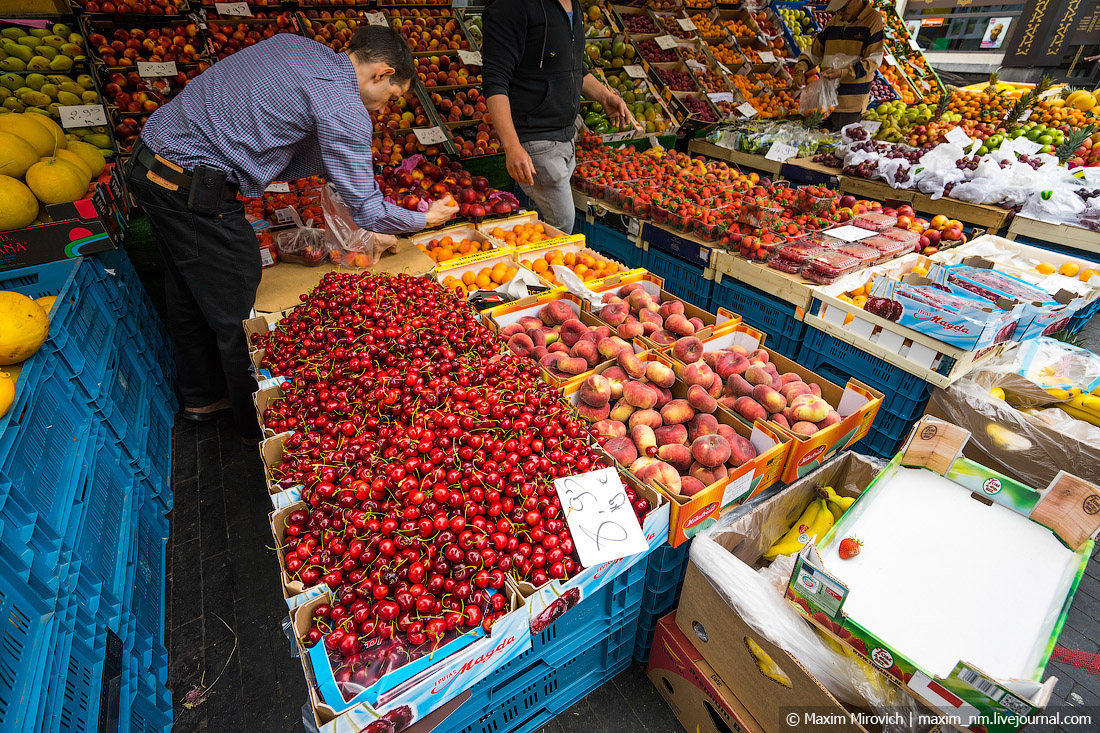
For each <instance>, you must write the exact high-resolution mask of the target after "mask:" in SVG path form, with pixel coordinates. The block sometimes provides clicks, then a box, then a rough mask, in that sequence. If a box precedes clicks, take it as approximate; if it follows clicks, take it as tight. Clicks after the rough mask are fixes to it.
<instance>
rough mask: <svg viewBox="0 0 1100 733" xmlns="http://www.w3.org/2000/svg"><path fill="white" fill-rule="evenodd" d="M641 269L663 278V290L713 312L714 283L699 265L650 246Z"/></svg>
mask: <svg viewBox="0 0 1100 733" xmlns="http://www.w3.org/2000/svg"><path fill="white" fill-rule="evenodd" d="M642 267H644V268H645V269H647V270H649V271H650V272H652V273H653V274H654V275H657V276H659V277H661V278H664V281H665V284H664V288H665V290H667V291H668V292H670V293H672V294H673V295H675V296H676V297H677V298H682V299H683V300H686V301H687V302H689V303H692V304H693V305H695V306H698V307H699V308H702V309H703V310H705V311H708V312H713V310H714V309H713V308H712V307H711V305H712V302H713V299H712V297H711V296H712V293H713V290H714V281H713V280H709V279H707V278H706V277H705V276H704V274H703V268H702V267H700V266H699V265H696V264H693V263H691V262H687V261H686V260H682V259H680V258H679V257H676V256H674V255H670V254H668V253H667V252H663V251H661V250H659V249H657V248H655V247H653V246H650V248H649V250H648V251H647V252H646V253H645V257H644V258H643V259H642ZM734 312H737V311H734Z"/></svg>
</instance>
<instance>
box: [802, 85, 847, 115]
mask: <svg viewBox="0 0 1100 733" xmlns="http://www.w3.org/2000/svg"><path fill="white" fill-rule="evenodd" d="M839 86H840V81H839V80H838V79H826V78H825V77H820V78H818V79H817V80H816V81H811V82H810V83H809V84H807V85H806V86H805V87H803V88H802V96H801V97H799V99H798V113H799V114H800V115H808V114H810V113H811V112H815V111H819V110H820V111H821V113H822V114H824V115H825V116H826V117H828V116H829V114H830V113H832V111H833V110H834V109H836V104H837V96H836V90H837V87H839Z"/></svg>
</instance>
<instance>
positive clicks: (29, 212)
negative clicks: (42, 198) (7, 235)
mask: <svg viewBox="0 0 1100 733" xmlns="http://www.w3.org/2000/svg"><path fill="white" fill-rule="evenodd" d="M36 216H38V199H36V198H35V197H34V194H33V193H31V190H30V189H29V188H27V187H26V186H25V185H23V184H22V183H21V182H19V181H17V180H16V179H14V178H11V177H10V176H0V232H6V231H8V230H9V229H22V228H23V227H28V226H30V225H31V224H32V223H33V222H34V218H35V217H36Z"/></svg>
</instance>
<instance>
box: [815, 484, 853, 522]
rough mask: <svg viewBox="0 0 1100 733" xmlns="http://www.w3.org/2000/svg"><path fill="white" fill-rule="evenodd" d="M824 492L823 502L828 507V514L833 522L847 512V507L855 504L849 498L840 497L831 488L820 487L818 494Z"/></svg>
mask: <svg viewBox="0 0 1100 733" xmlns="http://www.w3.org/2000/svg"><path fill="white" fill-rule="evenodd" d="M822 491H823V492H825V502H826V503H827V504H828V506H829V512H830V513H831V514H832V515H833V521H836V520H838V519H840V515H842V514H844V512H846V511H848V507H850V506H851V505H852V504H854V503H855V499H853V498H852V497H850V496H841V495H840V494H838V493H836V490H835V489H834V488H833V487H832V486H822V487H821V488H820V489H819V490H818V493H819V494H820V493H821V492H822Z"/></svg>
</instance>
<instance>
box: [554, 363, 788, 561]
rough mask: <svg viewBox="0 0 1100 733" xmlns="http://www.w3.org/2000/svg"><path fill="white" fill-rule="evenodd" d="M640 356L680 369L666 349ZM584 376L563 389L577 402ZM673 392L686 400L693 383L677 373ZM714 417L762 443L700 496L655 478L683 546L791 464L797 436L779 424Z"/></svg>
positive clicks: (674, 536) (673, 537)
mask: <svg viewBox="0 0 1100 733" xmlns="http://www.w3.org/2000/svg"><path fill="white" fill-rule="evenodd" d="M638 358H639V359H640V360H641V361H642V362H650V361H657V362H660V363H662V364H665V365H667V366H669V367H671V368H672V369H673V371H677V374H679V371H678V370H677V369H676V367H677V365H676V363H675V362H674V361H673V360H672V359H670V358H669V357H668V356H667V355H666V354H662V353H660V352H655V351H647V352H643V353H640V354H638ZM611 366H613V362H607V363H605V364H601V365H600V366H598V367H596V368H595V369H593V370H592V372H591V373H592V374H600V373H602V372H604V371H605V370H607V369H609V368H610V367H611ZM585 376H587V375H585ZM583 381H584V380H583V379H582V380H580V381H577V382H570V383H569V384H568V385H566V386H565V388H564V389H563V392H562V394H563V396H564V397H565V398H566V399H568V400H569V401H570V402H571V403H573V404H574V405H575V404H577V402H578V401H579V399H580V395H579V391H580V386H581V383H582V382H583ZM670 391H671V392H672V396H673V399H686V398H687V391H688V387H687V385H686V384H685V383H684V382H683V381H682V380H681V379H679V377H677V379H676V382H675V383H673V385H672V387H671V388H670ZM714 417H715V418H716V419H717V420H718V422H719V423H720V424H724V425H728V426H730V427H731V428H733V429H734V430H735V431H737V434H738V435H740V436H741V437H743V438H746V439H747V440H749V442H751V443H752V444H753V447H754V448H756V458H754V459H753V460H751V461H748V462H746V463H744V464H742V465H740V466H738V467H737V468H735V469H732V470H730V473H729V475H728V476H727V477H726V478H724V479H722V480H720V481H716V482H715V483H713V484H711V485H710V486H708V487H706V488H705V489H704V490H703V491H700V492H699V493H698V494H695V495H694V496H685V495H682V494H679V493H675V492H673V491H671V490H670V489H669V488H668V487H666V486H664V485H663V484H661V483H660V482H659V481H655V482H654V485H655V486H656V487H657V488H658V489H659V490H660V491H661V493H662V494H664V495H665V496H666V497H668V499H669V502H670V504H669V535H668V541H669V544H670V545H672V546H673V547H679V546H680V545H682V544H683V543H685V542H687V541H688V540H689V539H691V538H692V537H694V536H695V535H697V534H699V533H700V532H702V531H703V530H705V529H707V528H708V527H710V526H711V525H712V524H714V522H715V521H717V519H718V517H719V516H720V515H721V514H722V512H723V511H725V510H728V509H729V508H730V507H732V506H734V505H735V504H738V503H739V502H741V501H743V500H745V499H748V498H749V497H752V496H755V495H756V494H759V493H760V492H761V491H763V490H764V489H766V488H768V487H769V486H771V485H772V484H774V483H775V482H776V481H778V480H779V477H780V475H781V474H782V472H783V470H784V468H785V467H786V465H787V454H788V452H789V451H790V447H791V440H790V437H789V436H788V435H787V434H786V433H784V432H782V431H781V430H779V429H778V426H772V425H766V424H764V423H762V422H757V423H756V424H754V425H749V424H747V423H745V422H744V421H742V420H739V419H737V418H736V417H734V416H733V415H731V414H730V413H728V412H726V411H725V410H723V409H721V408H719V409H718V410H716V411H715V413H714ZM621 469H622V471H624V472H627V473H629V470H630V467H629V466H621ZM631 475H633V474H631Z"/></svg>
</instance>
